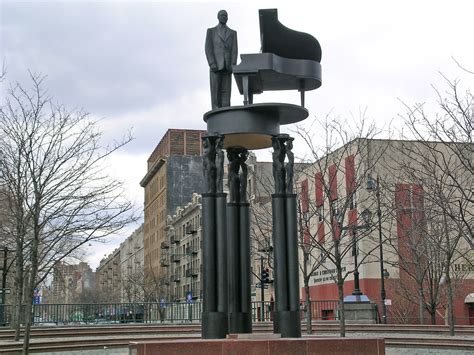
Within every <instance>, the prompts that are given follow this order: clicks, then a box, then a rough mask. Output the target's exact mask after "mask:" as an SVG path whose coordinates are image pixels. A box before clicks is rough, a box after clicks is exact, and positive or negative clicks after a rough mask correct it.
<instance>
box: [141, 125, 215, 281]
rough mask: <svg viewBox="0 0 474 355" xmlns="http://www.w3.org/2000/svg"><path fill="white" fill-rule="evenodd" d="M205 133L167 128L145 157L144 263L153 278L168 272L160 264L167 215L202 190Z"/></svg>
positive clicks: (143, 180) (143, 182)
mask: <svg viewBox="0 0 474 355" xmlns="http://www.w3.org/2000/svg"><path fill="white" fill-rule="evenodd" d="M206 134H207V132H206V131H202V130H187V129H169V130H168V131H167V132H166V133H165V135H164V136H163V137H162V139H161V140H160V142H159V143H158V145H157V146H156V148H155V149H154V151H153V152H152V154H151V155H150V157H149V158H148V161H147V165H148V171H147V173H146V175H145V176H144V177H143V179H142V180H141V182H140V185H141V186H142V187H143V188H144V190H145V206H144V214H145V218H144V228H143V235H144V266H145V273H147V274H150V275H152V276H153V278H158V279H161V278H162V277H163V276H165V275H167V273H168V271H167V270H165V269H163V267H162V266H161V264H160V257H161V250H162V249H161V245H162V243H163V242H165V240H166V232H165V228H166V222H167V216H168V215H172V214H174V211H175V210H176V208H177V207H179V206H184V205H185V204H187V203H188V202H189V201H190V200H191V198H192V195H193V193H196V192H198V193H199V192H201V190H202V186H203V173H202V157H201V154H202V148H201V137H202V136H204V135H206Z"/></svg>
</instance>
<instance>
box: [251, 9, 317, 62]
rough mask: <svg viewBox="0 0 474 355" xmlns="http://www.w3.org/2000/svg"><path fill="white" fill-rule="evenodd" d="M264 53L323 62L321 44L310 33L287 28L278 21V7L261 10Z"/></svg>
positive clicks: (261, 36)
mask: <svg viewBox="0 0 474 355" xmlns="http://www.w3.org/2000/svg"><path fill="white" fill-rule="evenodd" d="M259 17H260V43H261V46H262V47H261V50H262V53H274V54H276V55H279V56H280V57H284V58H292V59H308V60H314V61H316V62H318V63H321V54H322V52H321V46H320V44H319V42H318V40H317V39H316V38H314V37H313V36H311V35H310V34H308V33H304V32H298V31H294V30H291V29H289V28H287V27H286V26H284V25H282V24H281V23H280V21H278V10H277V9H263V10H259Z"/></svg>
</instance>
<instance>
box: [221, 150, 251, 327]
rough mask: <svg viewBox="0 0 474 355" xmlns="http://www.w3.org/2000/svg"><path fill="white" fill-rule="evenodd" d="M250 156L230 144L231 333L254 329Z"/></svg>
mask: <svg viewBox="0 0 474 355" xmlns="http://www.w3.org/2000/svg"><path fill="white" fill-rule="evenodd" d="M247 157H248V150H247V149H245V148H242V147H229V148H227V158H228V160H229V169H228V186H229V202H228V203H227V243H228V244H227V262H228V264H227V267H228V275H229V277H228V285H229V333H251V332H252V305H251V290H250V283H251V278H250V222H249V221H250V210H249V204H248V202H247V164H246V160H247Z"/></svg>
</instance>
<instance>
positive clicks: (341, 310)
mask: <svg viewBox="0 0 474 355" xmlns="http://www.w3.org/2000/svg"><path fill="white" fill-rule="evenodd" d="M339 272H340V271H339V270H338V274H339ZM337 290H338V294H339V334H340V336H341V337H342V338H344V337H345V336H346V315H345V312H344V280H342V275H341V278H340V279H338V282H337Z"/></svg>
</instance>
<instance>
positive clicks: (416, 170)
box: [402, 77, 474, 335]
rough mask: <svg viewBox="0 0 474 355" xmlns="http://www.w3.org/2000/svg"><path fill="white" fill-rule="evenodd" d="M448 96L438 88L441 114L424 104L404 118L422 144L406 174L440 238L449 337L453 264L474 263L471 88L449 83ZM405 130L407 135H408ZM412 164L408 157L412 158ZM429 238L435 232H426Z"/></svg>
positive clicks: (413, 149)
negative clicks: (420, 194) (417, 189)
mask: <svg viewBox="0 0 474 355" xmlns="http://www.w3.org/2000/svg"><path fill="white" fill-rule="evenodd" d="M444 79H445V80H446V84H447V90H446V92H444V93H442V92H441V91H439V90H437V89H436V88H434V89H435V92H436V94H437V103H438V107H439V111H438V112H437V113H435V114H429V113H428V112H427V110H426V109H425V105H423V104H415V105H413V106H409V105H405V108H406V113H405V114H404V115H402V117H403V118H404V123H405V125H406V127H408V130H409V132H408V133H409V134H410V135H411V136H412V137H414V138H415V139H416V140H417V141H418V144H413V145H410V147H408V146H406V147H405V149H404V150H403V154H404V155H405V156H406V157H407V158H409V159H410V161H411V163H410V164H405V166H404V168H403V172H404V173H405V175H406V176H408V177H410V178H411V179H412V181H415V182H416V183H418V184H419V185H420V186H422V187H423V194H424V199H425V201H426V203H425V204H426V205H429V210H430V218H431V221H430V224H429V225H428V227H430V228H431V230H433V231H436V233H435V234H436V235H438V236H441V237H442V239H441V240H436V239H434V240H433V243H437V246H438V248H440V249H441V251H442V252H443V261H442V263H443V266H442V274H443V276H444V278H445V288H446V294H447V306H448V314H449V315H448V320H449V325H450V333H451V335H454V324H455V319H454V310H453V307H454V302H453V297H454V296H453V295H454V287H453V280H452V275H453V273H452V272H453V264H454V262H455V261H456V260H458V259H459V258H465V259H466V260H467V262H468V263H471V265H472V262H473V261H472V254H470V249H472V247H473V246H474V236H473V229H472V226H473V225H474V216H473V213H474V208H473V203H474V193H473V180H472V176H473V175H474V166H473V161H472V156H473V151H474V145H473V142H472V138H473V134H472V132H473V124H474V112H473V109H474V101H473V95H472V93H471V92H470V90H469V89H467V90H462V89H461V88H460V82H459V80H454V81H452V80H449V79H447V78H445V77H444ZM406 133H407V132H405V136H406ZM407 160H408V159H407ZM424 232H427V233H428V235H431V236H433V234H434V233H429V232H430V230H429V229H428V230H425V231H424Z"/></svg>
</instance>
